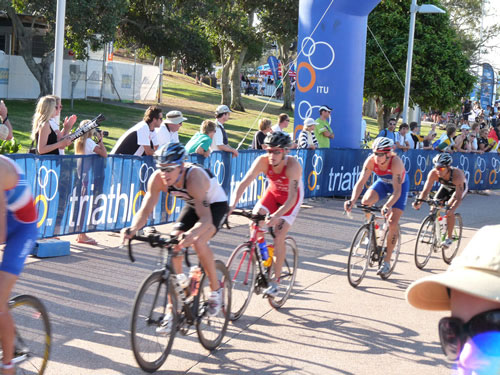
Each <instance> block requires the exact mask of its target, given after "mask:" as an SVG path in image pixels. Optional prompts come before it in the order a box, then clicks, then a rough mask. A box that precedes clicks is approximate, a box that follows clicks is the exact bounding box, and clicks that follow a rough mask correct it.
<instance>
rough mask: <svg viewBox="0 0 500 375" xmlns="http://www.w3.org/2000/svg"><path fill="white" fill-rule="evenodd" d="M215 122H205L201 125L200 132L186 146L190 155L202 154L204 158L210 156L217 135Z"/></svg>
mask: <svg viewBox="0 0 500 375" xmlns="http://www.w3.org/2000/svg"><path fill="white" fill-rule="evenodd" d="M216 126H217V125H215V122H213V121H210V120H205V121H203V122H202V124H201V125H200V131H199V132H198V133H196V134H195V135H193V136H192V137H191V139H190V140H189V142H188V143H187V144H186V152H187V153H188V154H200V155H202V156H204V157H208V156H210V146H211V145H212V140H213V138H214V135H215V128H216Z"/></svg>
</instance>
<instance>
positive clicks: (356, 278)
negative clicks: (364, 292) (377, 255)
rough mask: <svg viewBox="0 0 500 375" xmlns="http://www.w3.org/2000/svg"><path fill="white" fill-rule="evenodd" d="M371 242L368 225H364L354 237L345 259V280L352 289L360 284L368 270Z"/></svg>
mask: <svg viewBox="0 0 500 375" xmlns="http://www.w3.org/2000/svg"><path fill="white" fill-rule="evenodd" d="M371 242H372V239H371V238H370V225H369V224H364V225H362V226H361V228H359V229H358V231H357V232H356V234H355V235H354V238H353V240H352V243H351V250H350V251H349V257H348V258H347V279H348V280H349V284H351V286H353V287H354V288H356V287H357V286H358V285H359V284H360V283H361V280H363V278H364V277H365V274H366V270H367V269H368V264H369V262H370V250H371V248H372V246H373V245H372V243H371Z"/></svg>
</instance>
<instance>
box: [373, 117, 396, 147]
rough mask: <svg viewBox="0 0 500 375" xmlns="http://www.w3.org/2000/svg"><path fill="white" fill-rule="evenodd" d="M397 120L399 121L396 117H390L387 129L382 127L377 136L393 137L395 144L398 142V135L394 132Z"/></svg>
mask: <svg viewBox="0 0 500 375" xmlns="http://www.w3.org/2000/svg"><path fill="white" fill-rule="evenodd" d="M396 122H397V121H396V119H395V118H391V119H389V122H388V123H387V129H382V130H381V131H380V133H378V135H377V136H376V138H378V137H386V138H389V139H391V140H392V141H393V142H394V144H395V143H396V135H395V134H394V130H395V129H396Z"/></svg>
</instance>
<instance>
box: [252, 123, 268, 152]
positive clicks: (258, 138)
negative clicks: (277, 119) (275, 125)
mask: <svg viewBox="0 0 500 375" xmlns="http://www.w3.org/2000/svg"><path fill="white" fill-rule="evenodd" d="M270 132H271V120H269V119H268V118H263V119H261V120H260V121H259V131H258V132H257V133H255V136H254V137H253V141H252V147H251V148H253V149H256V150H262V143H263V142H264V138H266V135H267V133H270Z"/></svg>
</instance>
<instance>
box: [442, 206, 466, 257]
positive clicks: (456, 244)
mask: <svg viewBox="0 0 500 375" xmlns="http://www.w3.org/2000/svg"><path fill="white" fill-rule="evenodd" d="M452 239H453V244H452V245H451V246H450V247H449V248H445V247H443V248H442V249H443V260H444V261H445V263H446V264H450V263H451V261H452V260H453V258H455V255H457V252H458V249H459V248H460V242H461V241H462V216H461V215H460V214H455V226H454V228H453V238H452Z"/></svg>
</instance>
